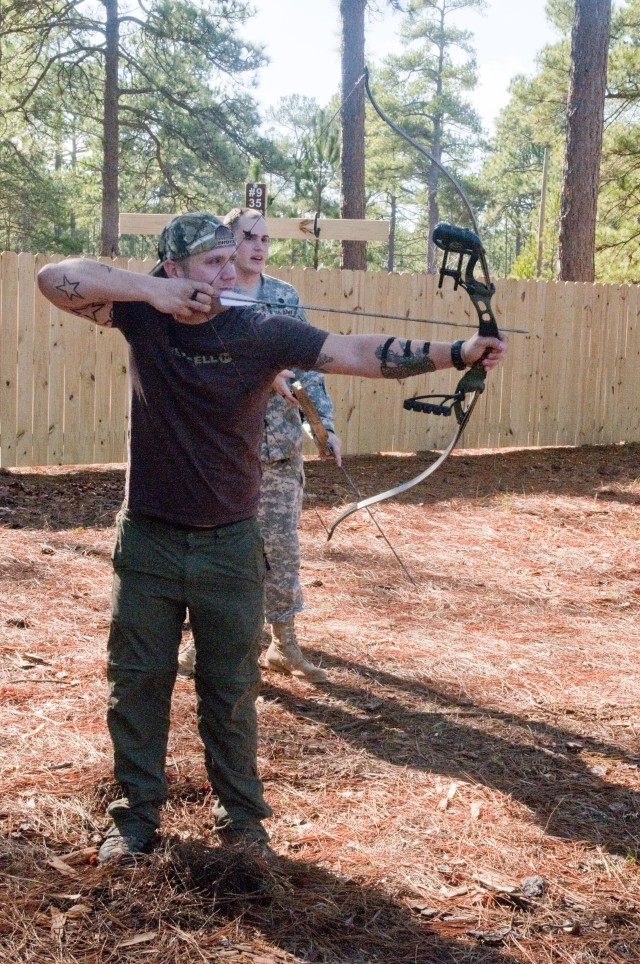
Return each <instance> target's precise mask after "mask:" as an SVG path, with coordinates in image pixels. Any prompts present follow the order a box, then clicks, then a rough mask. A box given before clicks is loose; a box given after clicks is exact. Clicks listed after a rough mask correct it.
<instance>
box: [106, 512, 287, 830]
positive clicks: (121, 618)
mask: <svg viewBox="0 0 640 964" xmlns="http://www.w3.org/2000/svg"><path fill="white" fill-rule="evenodd" d="M113 565H114V571H115V575H114V587H113V610H112V622H111V632H110V636H109V652H108V664H107V679H108V682H109V706H108V711H107V723H108V726H109V732H110V734H111V739H112V741H113V747H114V764H115V765H114V772H115V777H116V779H117V780H119V781H120V782H121V783H122V784H123V785H124V788H125V793H126V797H125V798H124V799H123V800H120V801H117V802H116V803H114V804H112V805H111V807H110V812H111V813H112V814H113V815H114V817H115V818H116V823H118V815H120V818H121V819H122V818H123V819H130V818H131V817H132V818H134V819H135V818H136V817H139V818H140V819H141V820H143V821H145V822H147V823H151V824H153V825H154V826H158V824H159V821H160V815H159V813H160V806H161V804H162V803H163V801H164V800H165V799H166V797H167V781H166V777H165V760H166V752H167V740H168V735H169V716H170V708H171V694H172V691H173V686H174V683H175V679H176V672H177V667H178V647H179V644H180V638H181V630H182V624H183V622H184V619H185V614H186V610H187V608H188V610H189V619H190V621H191V625H192V628H193V636H194V642H195V646H196V654H197V659H196V674H195V688H196V697H197V714H198V729H199V732H200V736H201V738H202V742H203V744H204V750H205V765H206V769H207V774H208V777H209V780H210V782H211V786H212V788H213V790H214V793H215V794H217V797H218V805H217V806H216V807H215V808H214V817H215V819H216V823H217V825H218V826H225V825H227V826H228V825H232V826H234V827H238V828H240V827H243V826H247V825H249V824H255V822H256V821H258V820H261V819H262V818H264V817H267V816H269V815H270V814H271V812H272V811H271V809H270V808H269V807H268V805H267V804H266V803H265V801H264V797H263V790H262V783H261V781H260V779H259V778H258V772H257V759H256V757H257V716H256V708H255V700H256V696H257V694H258V690H259V686H260V671H259V668H258V652H259V639H260V634H261V631H262V626H263V622H264V615H263V583H264V578H265V570H266V565H265V559H264V552H263V544H262V539H261V537H260V534H259V530H258V526H257V523H256V521H255V520H254V519H248V520H246V521H243V522H238V523H234V524H232V525H228V526H223V527H221V528H219V529H211V530H198V529H182V528H179V527H176V526H171V525H167V524H165V523H162V522H157V521H155V520H152V519H149V518H147V517H141V516H138V515H136V516H133V515H131V514H127V513H126V511H125V510H123V511H122V512H121V513H120V515H119V517H118V527H117V538H116V546H115V549H114V554H113Z"/></svg>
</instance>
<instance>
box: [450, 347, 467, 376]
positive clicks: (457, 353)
mask: <svg viewBox="0 0 640 964" xmlns="http://www.w3.org/2000/svg"><path fill="white" fill-rule="evenodd" d="M463 345H464V341H454V343H453V344H452V346H451V364H452V365H453V367H454V368H457V369H458V371H459V372H463V371H464V370H465V368H466V367H467V366H466V365H465V363H464V360H463V358H462V346H463Z"/></svg>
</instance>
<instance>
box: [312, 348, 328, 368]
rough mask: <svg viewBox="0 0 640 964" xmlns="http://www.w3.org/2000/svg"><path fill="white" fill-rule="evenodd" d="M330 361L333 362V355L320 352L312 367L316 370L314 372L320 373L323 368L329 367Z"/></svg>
mask: <svg viewBox="0 0 640 964" xmlns="http://www.w3.org/2000/svg"><path fill="white" fill-rule="evenodd" d="M332 361H333V355H327V354H326V352H323V351H321V352H320V354H319V355H318V358H317V360H316V363H315V365H314V366H313V367H314V368H315V369H316V371H320V372H321V371H322V370H323V368H324V366H325V365H330V364H331V362H332Z"/></svg>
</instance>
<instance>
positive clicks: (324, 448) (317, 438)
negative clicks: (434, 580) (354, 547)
mask: <svg viewBox="0 0 640 964" xmlns="http://www.w3.org/2000/svg"><path fill="white" fill-rule="evenodd" d="M291 391H292V393H293V394H294V395H295V397H296V399H297V401H298V404H299V406H300V408H301V409H302V412H303V413H304V416H305V418H306V420H307V422H308V423H309V427H310V429H311V433H312V435H313V440H314V442H315V443H316V445H317V447H318V449H319V451H320V453H321V454H322V455H331V456H333V458H334V459H335V455H334V452H333V449H332V448H331V443H330V441H329V433H328V432H327V430H326V428H325V427H324V425H323V424H322V419H321V418H320V414H319V412H318V409H317V408H316V407H315V405H314V404H313V402H312V400H311V398H310V396H309V393H308V392H307V390H306V388H305V387H304V386H303V385H302V383H301V382H299V381H295V382H293V384H292V386H291ZM336 465H337V463H336ZM339 469H340V471H341V472H342V474H343V476H344V478H345V480H346V482H347V484H348V486H349V488H350V489H351V491H352V492H353V494H354V495H355V497H356V499H359V500H361V496H360V492H359V490H358V486H357V485H356V483H355V482H354V480H353V478H352V477H351V475H350V474H349V473H348V472H347V470H346V469H345V467H344V465H340V466H339ZM363 501H364V502H366V503H368V501H369V500H368V499H365V500H361V501H360V502H358V505H359V506H360V507H361V508H363V509H364V508H366V510H367V512H368V514H369V516H370V518H371V520H372V522H373V524H374V525H375V527H376V529H377V530H378V532H379V533H380V535H381V536H382V538H383V539H384V541H385V542H386V544H387V546H388V547H389V549H390V550H391V552H392V554H393V557H394V559H395V560H396V562H397V563H398V565H399V566H400V568H401V569H402V571H403V572H404V574H405V576H406V577H407V579H408V580H409V582H410V583H411V585H412V586H415V585H416V581H415V579H414V578H413V576H412V575H411V573H410V572H409V570H408V569H407V567H406V565H405V564H404V562H403V561H402V559H401V558H400V556H399V554H398V552H397V550H396V549H395V548H394V547H393V545H392V544H391V541H390V540H389V537H388V536H387V535H386V533H385V532H384V531H383V529H382V526H381V525H380V523H379V522H378V520H377V519H376V517H375V516H374V515H373V513H372V512H371V510H370V509H369V507H368V504H367V505H364V504H362V502H363ZM320 521H322V520H320ZM338 521H339V520H338ZM322 524H323V526H324V529H325V532H326V533H327V542H328V541H329V539H330V538H331V535H332V533H333V530H334V528H335V526H336V524H337V523H335V522H334V524H333V526H332V527H331V529H327V527H326V526H325V525H324V523H322Z"/></svg>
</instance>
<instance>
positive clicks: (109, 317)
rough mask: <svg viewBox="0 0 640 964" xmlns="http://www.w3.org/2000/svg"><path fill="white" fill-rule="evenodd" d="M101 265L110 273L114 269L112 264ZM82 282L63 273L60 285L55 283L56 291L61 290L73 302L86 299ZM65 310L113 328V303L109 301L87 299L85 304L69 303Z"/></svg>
mask: <svg viewBox="0 0 640 964" xmlns="http://www.w3.org/2000/svg"><path fill="white" fill-rule="evenodd" d="M100 267H101V268H103V269H105V270H106V271H107V272H108V273H110V272H111V270H112V268H111V265H108V264H100ZM81 283H82V282H81V281H75V280H73V278H69V277H68V276H67V275H66V274H63V275H62V282H61V283H60V284H59V285H54V287H55V290H56V291H59V292H60V294H61V295H64V297H65V298H67V299H68V300H69V301H70V302H71V303H72V304H73V302H74V301H75V300H76V299H77V300H78V301H80V302H83V301H85V298H84V296H83V294H82V292H81V291H80V285H81ZM65 310H66V311H69V312H70V313H71V314H72V315H77V316H78V317H80V318H88V319H89V320H90V321H93V322H94V323H95V324H96V325H102V326H103V327H104V328H111V326H112V325H113V305H112V304H111V302H108V301H87V302H86V304H84V305H83V304H80V305H76V306H75V307H72V306H71V305H69V306H68V307H65Z"/></svg>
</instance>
